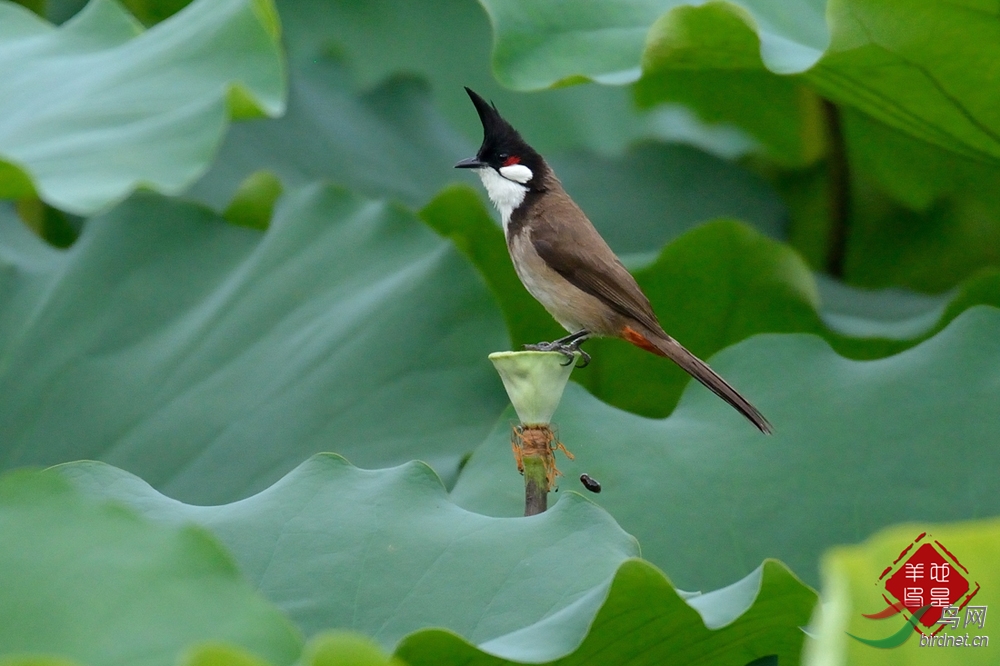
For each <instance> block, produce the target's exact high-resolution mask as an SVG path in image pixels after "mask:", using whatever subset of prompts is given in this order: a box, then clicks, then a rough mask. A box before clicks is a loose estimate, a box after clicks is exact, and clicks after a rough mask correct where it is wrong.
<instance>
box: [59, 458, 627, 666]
mask: <svg viewBox="0 0 1000 666" xmlns="http://www.w3.org/2000/svg"><path fill="white" fill-rule="evenodd" d="M56 469H57V471H58V473H59V474H61V475H62V476H64V477H66V478H70V479H72V480H73V482H74V485H75V486H76V487H78V488H83V489H85V490H86V492H87V493H89V494H94V495H97V496H99V497H109V498H114V499H117V500H120V501H123V502H125V503H126V504H128V505H130V506H132V507H135V508H136V509H138V510H139V511H141V512H142V513H143V514H144V515H146V516H147V517H150V518H152V519H154V520H157V521H161V522H168V523H184V522H194V523H197V524H200V525H202V526H204V527H206V528H208V529H209V530H210V531H211V532H212V533H213V534H215V535H216V537H218V538H219V539H220V540H221V541H222V542H223V543H224V544H225V545H226V546H227V547H228V548H229V549H230V551H231V552H232V553H233V555H234V557H235V558H236V560H237V562H238V563H239V565H240V568H241V570H242V571H243V573H244V575H245V576H247V578H249V579H250V580H251V581H252V582H253V583H254V584H255V585H257V587H258V589H259V590H260V591H261V592H262V593H263V594H264V596H265V597H267V598H268V599H269V600H270V601H272V602H274V603H275V604H277V605H278V606H279V607H280V608H282V609H283V610H285V612H286V613H288V615H289V616H290V617H291V618H292V620H293V621H294V622H295V623H296V624H297V625H298V626H299V627H300V628H301V629H302V630H303V632H305V633H306V635H311V634H314V633H316V632H318V631H320V630H323V629H327V628H331V627H336V628H343V629H351V630H354V631H360V632H362V633H364V634H366V635H368V636H371V637H373V638H375V639H376V640H377V641H378V642H379V643H380V644H382V645H383V646H385V647H387V648H391V647H392V646H394V645H395V644H396V643H397V642H398V641H399V640H400V639H401V638H403V637H404V636H405V635H407V634H408V633H411V632H413V631H415V630H417V629H420V628H424V627H428V626H437V627H443V628H447V629H448V630H450V631H453V632H455V633H457V634H459V635H460V636H463V637H464V638H465V639H466V640H469V641H471V642H472V643H474V644H476V645H480V646H483V647H484V649H487V650H489V651H490V652H493V653H495V654H500V655H503V656H504V657H507V658H518V656H519V655H525V654H531V655H535V656H536V657H538V658H542V659H552V658H556V657H559V656H562V655H563V654H566V653H567V652H569V651H571V650H572V649H573V648H574V647H575V646H576V645H577V644H579V642H580V641H581V640H582V639H583V636H584V635H585V634H586V632H587V628H588V626H589V624H590V622H591V620H592V619H593V616H594V614H595V613H596V612H597V609H598V608H599V607H600V606H601V603H602V602H603V600H604V598H605V597H606V595H607V589H608V587H609V585H610V584H611V579H612V576H613V574H614V572H615V570H616V569H617V568H618V566H619V565H620V564H621V563H622V562H623V561H625V560H626V559H627V558H629V557H633V556H636V555H638V546H637V544H636V543H635V540H634V539H633V538H632V537H630V536H629V535H628V534H626V533H625V532H623V531H622V530H621V528H619V527H618V526H617V525H616V524H615V522H614V520H612V519H611V517H610V516H609V515H608V514H607V513H605V512H604V511H602V510H601V509H599V508H598V507H596V506H595V505H593V504H592V503H590V502H588V501H587V500H585V499H584V498H582V497H580V496H579V495H569V496H567V497H566V498H565V499H563V500H562V501H560V502H559V503H558V504H557V505H555V506H554V507H553V508H552V509H550V510H549V511H547V512H546V513H545V514H544V515H540V516H537V517H534V518H532V519H523V518H516V519H512V518H489V517H486V516H482V515H478V514H475V513H470V512H467V511H465V510H463V509H461V508H459V507H457V506H455V505H454V504H453V503H451V502H450V501H449V499H448V497H447V494H446V492H445V489H444V487H443V486H442V485H441V482H440V480H439V479H438V478H437V477H436V476H435V475H434V473H433V472H432V471H431V470H430V469H429V468H428V467H427V466H426V465H423V464H421V463H407V464H405V465H402V466H400V467H396V468H392V469H383V470H376V471H365V470H360V469H357V468H355V467H352V466H351V465H349V464H347V462H346V461H344V459H343V458H340V457H339V456H334V455H329V454H326V455H318V456H315V457H313V458H311V459H310V460H308V461H306V462H305V463H303V464H302V465H300V466H299V467H298V468H297V469H295V470H294V471H293V472H291V473H290V474H288V475H287V476H285V477H284V478H283V479H282V480H281V481H279V482H278V483H276V484H275V485H273V486H271V487H270V488H268V489H267V490H265V491H263V492H261V493H259V494H257V495H254V496H253V497H249V498H247V499H245V500H242V501H240V502H235V503H233V504H227V505H222V506H192V505H188V504H183V503H181V502H178V501H176V500H172V499H170V498H167V497H165V496H163V495H160V494H159V493H157V492H156V491H155V490H153V489H152V488H151V487H150V486H149V485H148V484H146V483H145V482H144V481H142V480H141V479H139V478H137V477H135V476H132V475H131V474H128V473H126V472H124V471H122V470H119V469H117V468H114V467H111V466H109V465H104V464H102V463H91V462H81V463H70V464H67V465H62V466H60V467H58V468H56ZM508 471H510V470H508ZM514 474H515V475H516V472H514Z"/></svg>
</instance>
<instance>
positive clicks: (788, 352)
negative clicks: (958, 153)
mask: <svg viewBox="0 0 1000 666" xmlns="http://www.w3.org/2000/svg"><path fill="white" fill-rule="evenodd" d="M711 363H712V366H713V367H714V368H715V369H716V370H718V371H719V372H720V374H722V375H723V376H724V377H726V378H727V379H729V380H730V381H731V382H732V383H733V385H735V386H737V387H739V389H740V390H741V391H742V392H743V393H744V394H745V395H746V396H748V397H749V399H750V400H751V401H753V402H754V404H755V405H756V406H757V407H759V408H760V410H761V411H762V412H763V413H764V414H765V415H766V416H767V417H768V419H769V420H770V421H771V423H772V424H773V426H774V431H775V433H774V435H773V436H771V437H765V436H763V435H761V434H760V433H759V432H757V431H756V430H755V429H754V428H753V427H752V426H750V425H749V424H748V423H746V422H745V421H744V420H743V418H742V417H741V416H740V415H739V414H738V413H736V412H735V411H734V410H733V409H731V408H730V407H729V406H728V405H726V404H725V403H724V402H722V401H721V400H719V399H718V398H717V397H715V396H714V395H713V394H711V393H710V392H709V391H707V390H706V389H704V388H703V387H701V386H700V385H696V384H692V385H689V386H688V388H687V389H686V390H685V391H684V394H683V396H682V398H681V401H680V403H679V404H678V406H677V408H676V409H675V410H674V412H673V414H671V416H670V417H669V418H666V419H662V420H652V419H645V418H641V417H638V416H634V415H632V414H629V413H627V412H623V411H620V410H617V409H615V408H613V407H610V406H608V405H606V404H604V403H602V402H600V401H599V400H597V399H596V398H594V397H593V396H591V395H590V394H588V393H587V392H586V391H584V390H583V389H582V388H580V387H578V386H575V385H573V384H570V385H569V386H568V387H567V389H566V392H565V394H564V396H563V400H562V405H561V406H560V408H559V410H558V411H557V412H556V414H555V416H554V417H553V424H554V425H556V426H558V428H559V438H560V440H561V441H562V442H563V443H564V444H565V445H566V446H567V447H568V448H569V450H570V451H571V452H572V453H574V454H575V456H576V459H575V460H574V461H572V462H561V463H560V468H561V470H562V471H563V472H564V473H565V475H566V476H565V477H564V480H563V481H562V486H563V488H564V489H569V488H574V487H575V486H576V481H575V479H576V477H577V476H579V475H580V473H581V472H586V473H588V474H590V475H591V476H592V477H593V478H595V479H597V480H598V481H599V482H600V483H601V484H602V485H603V491H602V492H601V494H600V495H594V496H592V497H593V499H594V501H595V502H597V503H599V504H600V505H601V506H603V507H605V508H606V509H607V510H608V511H609V512H610V513H611V514H612V515H613V516H615V519H616V520H617V521H618V522H619V524H621V526H622V527H623V528H624V529H626V530H628V531H629V533H631V534H634V535H635V536H636V538H638V539H639V542H640V543H641V544H642V549H643V556H644V557H645V558H646V559H648V560H650V561H651V562H652V563H653V564H655V565H656V566H658V567H660V568H662V569H663V570H664V571H665V572H666V573H667V575H669V576H670V578H671V580H672V581H674V582H675V584H677V585H678V586H679V587H681V588H684V589H713V588H716V587H719V586H720V585H723V584H726V583H727V582H731V581H733V580H735V579H738V578H740V577H742V576H745V575H746V574H747V572H749V571H751V570H752V569H753V568H754V567H755V566H756V565H757V564H758V563H759V562H760V561H761V560H762V559H764V558H768V557H777V558H780V559H781V560H782V561H783V562H785V563H786V564H787V565H788V566H789V567H790V568H791V569H792V570H793V571H795V572H796V573H797V574H798V575H799V576H801V577H802V578H803V580H804V581H806V583H810V584H815V583H817V572H816V566H817V562H818V561H819V556H820V554H821V553H822V552H823V551H824V550H825V549H826V548H828V547H829V546H831V545H833V544H837V543H845V542H851V541H857V540H858V539H863V538H865V537H866V536H868V535H870V534H872V533H874V532H875V531H876V530H878V529H881V528H883V527H885V526H887V525H890V524H894V523H899V522H902V521H907V520H913V519H917V518H920V519H924V520H934V521H945V520H960V519H968V518H974V517H977V516H984V515H993V514H996V513H998V512H1000V500H998V498H997V495H996V493H995V492H993V486H994V479H993V475H992V472H991V470H993V469H995V467H996V465H997V464H1000V452H998V450H997V447H995V446H993V442H994V441H995V433H996V432H997V429H998V428H1000V410H997V409H996V378H997V376H1000V311H998V310H996V309H994V308H990V307H983V306H979V307H975V308H972V309H970V310H967V311H966V312H964V313H963V314H961V315H960V316H959V317H958V318H956V319H955V320H954V321H952V322H951V323H950V324H949V325H948V326H947V328H945V329H944V330H943V331H941V332H940V333H938V334H937V335H935V336H934V337H933V338H931V339H929V340H927V341H925V342H922V343H921V344H920V345H918V346H916V347H914V348H912V349H909V350H907V351H905V352H902V353H900V354H897V355H895V356H891V357H889V358H883V359H879V360H875V361H853V360H848V359H844V358H842V357H840V356H838V355H837V354H836V353H835V352H834V351H833V350H832V349H830V347H829V346H828V345H827V344H826V343H824V342H823V341H822V340H821V339H819V338H816V337H814V336H807V335H780V336H778V335H767V336H756V337H754V338H751V339H749V340H746V341H744V342H741V343H740V344H738V345H735V346H732V347H729V348H727V349H726V350H724V351H723V352H721V353H719V354H717V355H715V356H713V357H712V358H711ZM581 372H585V370H584V371H577V372H576V373H574V374H580V373H581ZM508 438H509V433H508V429H507V426H506V424H503V423H502V422H501V425H499V426H498V428H497V430H496V431H495V432H494V433H493V434H492V435H491V436H490V437H489V438H487V439H486V440H485V441H484V442H483V444H482V445H481V446H480V447H479V449H477V450H476V452H475V453H474V454H473V456H472V458H471V460H470V461H469V463H468V464H467V465H466V466H465V468H463V471H462V474H461V476H460V477H459V480H458V483H457V484H456V486H455V489H454V491H453V493H452V497H453V498H454V500H455V501H456V502H457V503H458V504H459V505H461V506H463V507H466V508H467V509H469V510H472V511H479V512H482V513H486V514H489V515H515V514H516V513H518V512H519V511H520V508H521V505H520V499H521V498H520V495H521V491H520V487H519V485H518V481H519V478H518V477H516V476H513V475H510V474H509V472H508V473H505V471H506V470H509V469H510V468H511V467H512V465H513V462H512V461H511V459H510V453H509V445H508V443H507V440H508ZM956 489H961V493H962V497H963V498H964V499H963V501H955V499H954V493H955V492H956ZM709 555H710V556H709Z"/></svg>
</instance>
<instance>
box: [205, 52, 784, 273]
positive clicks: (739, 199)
mask: <svg viewBox="0 0 1000 666" xmlns="http://www.w3.org/2000/svg"><path fill="white" fill-rule="evenodd" d="M449 95H450V96H451V97H455V98H457V99H461V100H462V101H463V108H464V112H465V120H466V121H467V122H474V123H479V120H478V117H477V116H476V113H475V110H474V109H473V107H472V105H471V104H469V102H468V97H467V96H466V95H465V93H464V91H462V89H461V88H460V87H456V88H454V89H453V90H451V91H449ZM504 111H505V112H506V108H504ZM531 115H532V114H531V113H521V114H519V115H518V116H511V119H512V121H514V122H516V123H517V125H518V126H520V122H519V121H520V120H522V118H529V117H531ZM477 134H478V136H479V137H481V136H482V129H481V128H480V129H479V130H478V131H477ZM525 136H526V137H528V139H529V140H530V141H532V142H534V140H535V138H536V134H528V133H527V131H526V132H525ZM538 136H539V137H540V135H538ZM478 145H479V142H478V140H476V141H472V140H469V139H467V138H465V137H463V136H461V135H460V134H459V133H458V132H457V131H456V130H454V129H452V126H451V125H450V124H449V123H448V122H447V121H446V120H445V119H444V117H443V116H442V114H441V113H440V112H439V111H438V110H437V109H436V108H435V107H434V106H433V105H432V101H431V98H430V94H429V90H428V86H427V84H426V83H425V82H424V81H423V80H419V79H414V78H412V77H395V78H393V79H391V80H389V81H386V82H384V83H383V84H381V85H380V86H378V87H377V88H376V89H374V90H372V91H370V92H368V93H365V94H360V95H359V94H358V93H357V91H356V90H355V88H354V86H353V84H352V82H351V80H350V77H349V76H348V74H347V72H346V70H345V69H344V67H343V65H342V64H340V63H338V62H336V61H335V60H332V59H330V58H317V59H314V60H313V61H310V62H306V63H301V64H300V65H298V66H297V67H296V68H295V69H294V70H293V71H292V74H291V93H290V97H289V108H288V113H287V114H286V115H285V116H284V117H282V118H281V119H278V120H258V121H253V122H249V123H241V124H240V125H238V126H236V127H233V128H232V130H231V131H230V132H229V133H228V135H227V138H226V141H225V143H224V144H223V147H222V149H221V150H220V156H219V157H220V158H219V160H218V161H217V162H216V163H215V165H214V166H213V167H212V169H211V170H210V171H209V172H208V173H207V174H206V175H205V177H204V178H202V180H201V181H199V182H198V183H197V184H196V185H195V186H194V187H193V188H192V189H191V190H190V191H189V195H190V196H193V197H195V198H197V199H199V200H201V201H205V202H206V203H208V204H210V205H212V206H213V207H215V208H222V207H223V206H224V205H225V202H226V201H228V199H229V197H230V196H232V193H233V191H234V190H235V189H236V188H237V185H238V183H240V182H241V181H242V180H244V179H245V178H246V177H248V176H249V175H250V174H251V173H252V172H256V171H258V170H261V169H267V170H269V171H272V172H274V173H276V174H277V175H278V176H280V177H281V179H282V180H283V181H284V182H285V183H288V184H291V185H298V184H302V183H306V182H312V181H314V180H317V179H332V180H334V181H336V182H338V183H341V184H344V185H347V186H349V187H351V188H352V189H356V190H358V191H360V192H363V193H365V194H368V195H370V196H377V197H391V198H396V199H400V200H401V201H403V202H405V203H407V204H409V205H413V206H423V205H425V204H426V203H427V202H428V201H430V200H431V199H432V198H433V197H434V196H435V195H436V194H437V193H438V192H439V191H440V190H441V188H442V187H444V186H445V185H446V184H448V183H452V182H466V183H468V182H470V180H478V179H475V178H474V176H473V175H472V174H469V173H468V172H467V171H465V170H456V169H454V168H453V167H454V165H455V163H456V162H457V161H458V160H459V159H461V158H463V157H467V156H469V155H473V154H474V153H475V151H476V149H477V148H478ZM546 156H547V157H548V159H549V161H550V162H551V163H552V165H553V167H554V168H555V170H556V172H557V173H558V174H559V176H560V177H561V178H562V179H563V182H564V184H565V186H566V188H567V190H568V191H569V192H570V193H571V194H572V195H573V196H574V197H576V199H577V201H578V202H579V203H580V205H581V206H583V207H584V209H585V210H587V212H588V214H589V215H590V216H591V217H592V219H593V220H594V223H595V224H597V225H598V227H600V228H601V230H602V231H603V232H604V233H605V236H606V237H607V238H608V241H609V242H610V243H611V244H612V246H613V247H614V248H615V249H616V250H617V251H618V252H624V253H632V252H640V253H641V252H655V251H656V250H658V249H659V247H660V246H661V245H662V244H663V243H664V242H665V241H667V240H669V239H671V238H673V237H674V236H676V235H678V234H680V233H681V232H683V231H684V230H686V229H689V228H691V227H692V226H694V225H696V224H698V223H700V222H703V221H705V220H708V219H712V218H713V217H718V216H720V215H730V216H736V217H739V218H740V219H744V220H746V221H748V222H751V223H753V224H754V225H755V226H757V227H758V228H759V229H761V230H763V231H765V232H766V233H768V234H770V235H773V236H780V235H781V234H782V233H783V231H784V230H783V226H784V218H785V209H784V207H783V206H782V204H781V202H780V201H779V199H778V197H777V195H776V193H775V192H774V191H773V190H772V189H771V188H770V187H769V186H768V185H767V184H766V183H765V182H764V181H763V180H762V179H761V178H759V177H756V176H754V175H752V174H751V173H749V172H747V171H746V170H745V169H742V168H740V167H738V166H736V165H733V164H730V163H728V162H726V161H725V160H723V159H720V158H718V157H714V156H712V155H709V154H707V153H705V152H702V151H700V150H697V149H695V148H691V147H688V146H678V145H665V144H662V143H659V142H648V143H643V144H640V145H636V146H633V147H631V148H629V149H628V150H626V151H624V152H623V153H622V154H621V155H618V156H615V157H608V156H604V155H601V154H597V153H595V152H593V151H591V150H586V149H581V148H578V149H575V150H572V151H566V150H562V151H560V150H555V151H554V152H552V153H548V152H547V153H546ZM477 189H478V191H479V192H480V196H481V197H482V198H483V199H484V200H485V193H484V192H483V190H482V187H481V186H479V185H478V183H477Z"/></svg>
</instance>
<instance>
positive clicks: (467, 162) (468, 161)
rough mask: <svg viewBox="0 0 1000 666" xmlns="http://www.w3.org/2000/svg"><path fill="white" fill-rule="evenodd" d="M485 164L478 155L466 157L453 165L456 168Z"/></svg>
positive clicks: (476, 167) (475, 167)
mask: <svg viewBox="0 0 1000 666" xmlns="http://www.w3.org/2000/svg"><path fill="white" fill-rule="evenodd" d="M484 166H486V162H481V161H480V160H479V158H478V157H466V158H465V159H464V160H462V161H461V162H459V163H458V164H456V165H455V168H456V169H478V168H480V167H484Z"/></svg>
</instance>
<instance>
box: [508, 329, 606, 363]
mask: <svg viewBox="0 0 1000 666" xmlns="http://www.w3.org/2000/svg"><path fill="white" fill-rule="evenodd" d="M589 337H590V332H589V331H586V330H583V331H577V332H576V333H572V334H570V335H567V336H566V337H565V338H561V339H559V340H554V341H552V342H538V343H536V344H533V345H524V348H525V349H530V350H532V351H544V352H551V351H554V352H559V353H560V354H562V355H563V356H565V357H566V362H565V363H563V365H569V364H570V363H572V362H573V361H574V360H575V359H576V353H577V352H580V360H581V361H582V363H580V364H579V365H578V366H576V367H578V368H586V367H587V366H588V365H590V354H588V353H587V352H585V351H583V350H582V349H580V345H581V344H582V343H583V342H584V341H585V340H586V339H587V338H589Z"/></svg>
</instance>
